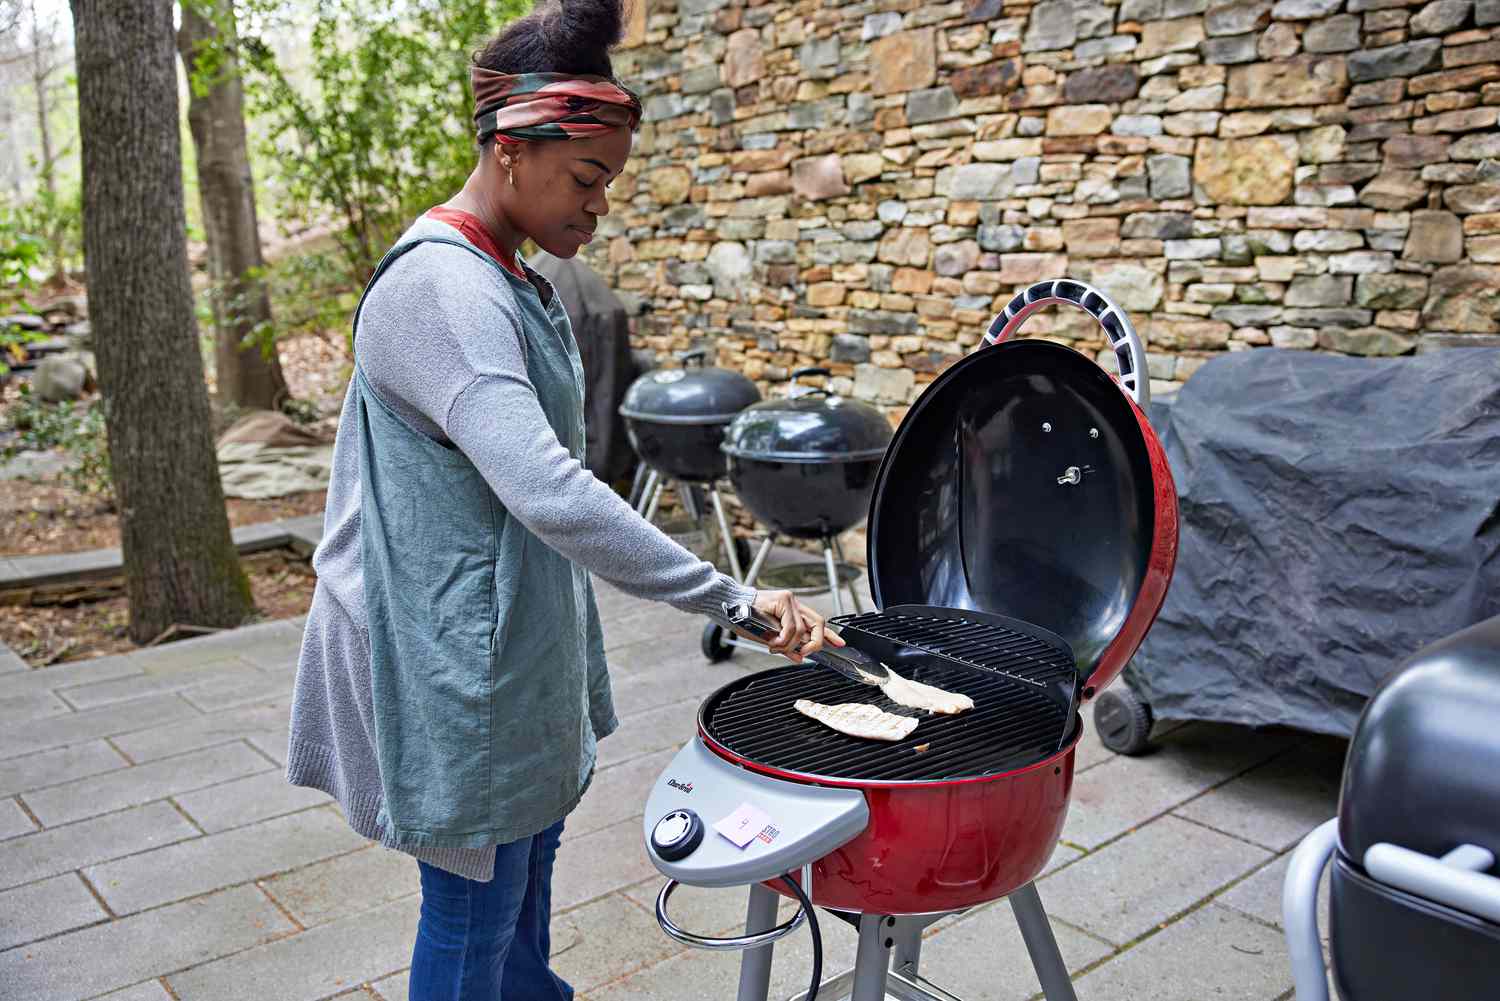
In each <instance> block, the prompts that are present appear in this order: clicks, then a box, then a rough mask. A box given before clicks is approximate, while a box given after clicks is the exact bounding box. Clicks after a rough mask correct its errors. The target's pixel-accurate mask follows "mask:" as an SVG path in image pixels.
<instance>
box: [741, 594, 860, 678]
mask: <svg viewBox="0 0 1500 1001" xmlns="http://www.w3.org/2000/svg"><path fill="white" fill-rule="evenodd" d="M755 610H756V611H758V612H760V613H761V614H762V615H768V616H770V617H771V618H773V619H775V620H776V621H777V622H780V623H781V632H780V633H779V634H777V636H776V637H775V638H774V639H773V640H771V642H770V643H768V644H767V646H769V647H770V649H771V652H772V653H779V654H781V655H782V656H783V657H787V658H790V659H791V660H793V661H796V662H797V663H799V664H800V663H802V658H804V657H806V656H808V655H809V654H814V653H817V652H818V651H819V650H821V649H823V647H824V646H825V645H827V646H834V647H838V646H843V645H844V641H843V640H842V639H840V638H839V635H838V633H835V632H831V631H829V630H828V629H827V626H826V623H825V622H824V621H823V616H822V615H820V614H818V612H817V611H815V610H814V609H813V608H811V607H810V606H808V605H805V604H803V603H802V602H800V601H798V600H797V596H796V595H794V594H792V592H790V591H759V592H757V593H756V595H755Z"/></svg>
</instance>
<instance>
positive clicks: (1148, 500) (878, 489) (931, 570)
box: [868, 340, 1175, 685]
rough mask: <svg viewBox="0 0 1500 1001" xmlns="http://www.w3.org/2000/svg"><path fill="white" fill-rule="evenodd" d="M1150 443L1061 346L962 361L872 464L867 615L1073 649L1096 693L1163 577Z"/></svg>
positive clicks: (1131, 416)
mask: <svg viewBox="0 0 1500 1001" xmlns="http://www.w3.org/2000/svg"><path fill="white" fill-rule="evenodd" d="M1147 433H1149V432H1147V431H1144V430H1143V422H1142V421H1140V420H1138V419H1137V416H1136V412H1135V410H1134V408H1133V406H1132V405H1131V403H1130V402H1129V400H1128V399H1127V397H1126V396H1125V394H1124V393H1123V392H1122V391H1121V390H1120V387H1119V386H1117V385H1116V384H1115V382H1114V381H1113V380H1112V379H1111V378H1110V376H1109V375H1107V374H1106V373H1105V372H1104V370H1103V369H1101V368H1099V366H1098V365H1096V364H1094V362H1093V361H1092V360H1090V359H1089V358H1087V357H1086V356H1084V355H1082V354H1080V353H1078V352H1077V351H1074V350H1073V349H1071V348H1068V347H1064V346H1062V345H1060V344H1055V343H1052V342H1048V341H1039V340H1017V341H1007V342H1004V343H1001V344H997V345H995V346H993V347H986V348H983V349H981V350H979V351H976V352H974V353H973V354H970V355H968V356H966V357H965V358H963V359H962V360H960V361H959V362H957V363H956V364H954V365H953V366H952V367H951V368H949V369H948V370H947V371H946V372H944V373H943V374H942V375H941V376H940V377H939V378H938V379H937V380H935V381H934V382H933V383H932V385H930V386H929V387H928V388H927V390H926V391H925V392H924V393H923V394H922V396H921V397H920V398H919V399H918V400H917V402H916V403H915V404H914V405H913V406H912V408H911V410H910V411H909V412H908V413H907V415H906V418H905V419H904V420H903V421H902V422H901V426H900V428H898V429H897V431H896V436H895V439H894V440H893V441H892V443H891V446H890V449H889V450H888V451H887V453H886V457H885V461H884V462H883V463H882V465H881V468H880V473H879V475H878V477H877V479H876V484H875V491H874V495H873V496H872V498H871V501H870V517H869V545H868V558H869V575H870V586H871V589H872V591H873V595H874V598H875V601H876V603H877V604H878V605H879V606H880V607H881V608H889V607H891V606H895V605H906V604H916V605H938V606H944V607H949V608H964V609H974V610H977V611H981V612H990V613H993V614H998V615H1007V616H1011V617H1013V618H1017V619H1021V620H1023V621H1025V622H1030V623H1033V624H1035V625H1038V626H1042V627H1044V628H1046V629H1049V630H1051V631H1052V632H1054V633H1056V634H1058V635H1059V636H1061V637H1062V638H1063V639H1064V640H1066V641H1067V643H1068V644H1069V645H1070V646H1071V647H1072V650H1073V653H1074V656H1075V657H1076V659H1077V663H1078V668H1079V673H1080V677H1081V678H1085V679H1088V684H1090V685H1096V684H1097V685H1103V684H1107V683H1108V682H1109V681H1110V680H1111V679H1112V678H1113V676H1114V674H1115V673H1116V672H1118V670H1119V669H1120V668H1121V667H1123V659H1122V660H1120V662H1119V663H1118V664H1101V660H1102V659H1103V657H1104V653H1105V651H1106V649H1107V648H1109V647H1110V645H1111V644H1112V643H1113V642H1114V641H1115V639H1116V637H1117V636H1119V635H1120V634H1121V633H1122V631H1123V630H1124V629H1125V627H1126V621H1127V618H1129V617H1130V616H1131V613H1132V611H1133V610H1134V608H1135V606H1136V604H1137V598H1138V597H1139V596H1140V595H1141V593H1142V590H1143V586H1144V585H1145V584H1146V581H1147V576H1148V569H1150V570H1153V571H1159V569H1160V568H1161V566H1162V559H1161V557H1160V554H1154V553H1153V547H1154V546H1160V545H1161V543H1160V542H1158V541H1157V540H1158V536H1159V535H1160V533H1158V532H1157V528H1158V524H1157V522H1158V519H1159V518H1160V517H1161V514H1160V513H1159V512H1158V511H1157V510H1156V503H1157V500H1156V498H1157V487H1156V484H1155V482H1154V480H1153V464H1152V457H1151V452H1150V448H1149V447H1148V445H1147V442H1146V434H1147ZM1162 468H1163V475H1164V476H1165V475H1166V474H1165V463H1164V461H1163V463H1162ZM1167 485H1168V487H1170V479H1169V478H1168V484H1167ZM1174 510H1175V509H1174ZM1168 517H1171V516H1170V515H1169V516H1168ZM1171 524H1172V527H1173V531H1172V533H1171V535H1172V538H1173V540H1174V541H1173V542H1172V544H1171V545H1172V547H1173V548H1172V551H1171V552H1172V554H1175V520H1173V521H1172V523H1171ZM1163 527H1166V526H1165V525H1164V526H1163ZM1154 556H1155V557H1156V558H1155V562H1154V563H1153V557H1154ZM1167 572H1168V573H1170V565H1169V563H1168V567H1167ZM1164 587H1165V585H1164V582H1163V583H1162V588H1161V590H1162V594H1163V595H1164ZM1160 598H1161V595H1153V596H1152V600H1154V602H1155V604H1156V607H1155V608H1150V609H1149V612H1150V614H1151V615H1152V616H1154V614H1155V611H1156V609H1157V608H1159V607H1160ZM1146 625H1149V618H1148V619H1147V621H1146ZM1135 627H1136V623H1135V622H1132V628H1135ZM1144 629H1145V626H1144V625H1140V626H1139V630H1140V633H1141V635H1144ZM1135 642H1139V637H1136V639H1135ZM1130 652H1133V647H1132V648H1131V651H1130ZM1127 656H1128V654H1127ZM1111 659H1112V660H1113V659H1114V658H1111ZM1096 674H1097V676H1096Z"/></svg>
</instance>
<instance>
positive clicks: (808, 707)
mask: <svg viewBox="0 0 1500 1001" xmlns="http://www.w3.org/2000/svg"><path fill="white" fill-rule="evenodd" d="M792 708H794V709H796V710H797V711H798V712H799V713H801V714H802V715H804V716H807V717H810V718H812V719H815V720H817V721H818V722H819V723H822V724H823V725H824V726H826V727H829V728H830V729H834V730H837V731H838V732H839V733H847V734H848V735H849V736H851V737H867V738H869V739H870V740H902V739H904V738H905V737H906V736H907V734H909V733H911V732H912V731H913V730H915V729H916V728H917V721H916V720H915V719H913V718H912V717H910V716H897V715H896V714H895V713H888V712H886V711H885V710H883V709H877V708H876V707H875V706H872V705H867V704H865V703H863V702H845V703H843V704H841V705H836V706H825V705H823V703H821V702H810V701H808V700H807V699H798V700H797V701H796V702H794V703H792Z"/></svg>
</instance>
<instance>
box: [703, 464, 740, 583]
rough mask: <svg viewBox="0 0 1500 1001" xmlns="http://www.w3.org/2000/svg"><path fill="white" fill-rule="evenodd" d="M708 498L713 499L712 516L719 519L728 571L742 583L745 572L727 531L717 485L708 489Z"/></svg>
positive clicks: (732, 534) (732, 535)
mask: <svg viewBox="0 0 1500 1001" xmlns="http://www.w3.org/2000/svg"><path fill="white" fill-rule="evenodd" d="M709 496H710V497H712V498H713V502H714V515H715V516H717V517H718V519H719V541H720V542H722V543H723V544H724V555H725V556H728V557H729V569H730V571H731V572H733V574H734V579H735V580H739V581H742V580H744V579H745V570H744V568H743V567H741V566H740V554H739V553H737V552H735V549H734V533H733V532H731V531H730V530H729V519H728V518H726V517H725V516H724V499H723V498H722V497H720V496H719V485H718V484H717V483H715V484H714V485H713V487H711V488H710V490H709Z"/></svg>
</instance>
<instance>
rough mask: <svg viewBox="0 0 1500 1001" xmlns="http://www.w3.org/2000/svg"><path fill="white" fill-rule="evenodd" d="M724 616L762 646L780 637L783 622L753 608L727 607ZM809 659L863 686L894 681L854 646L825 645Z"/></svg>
mask: <svg viewBox="0 0 1500 1001" xmlns="http://www.w3.org/2000/svg"><path fill="white" fill-rule="evenodd" d="M724 616H725V619H726V620H727V621H728V622H729V624H730V625H731V626H733V627H734V628H735V629H738V630H740V631H741V632H745V633H749V634H750V635H751V636H753V637H754V638H755V639H757V640H759V641H761V642H762V643H769V642H770V641H771V640H773V639H775V638H776V637H777V636H779V635H781V623H779V622H776V621H775V620H773V619H771V618H769V617H768V616H765V615H762V614H761V613H760V612H758V611H756V610H755V608H754V607H753V606H751V605H747V604H744V603H740V604H738V605H725V606H724ZM807 659H808V660H810V661H812V662H813V663H814V664H818V665H820V666H822V667H827V668H832V669H833V670H835V671H837V672H838V673H839V674H842V675H843V676H844V677H846V678H849V679H850V680H852V681H857V682H859V683H860V684H862V685H875V686H876V687H880V686H882V685H884V684H885V683H886V682H888V681H890V680H891V673H890V672H889V671H887V670H886V667H885V665H884V664H882V663H881V662H880V661H878V660H876V659H875V658H873V657H871V656H870V655H869V654H867V653H865V652H864V651H863V650H857V649H855V648H854V647H852V646H843V647H827V646H825V647H824V648H823V649H821V650H819V651H818V652H817V653H815V654H811V655H809V656H808V658H807Z"/></svg>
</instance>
